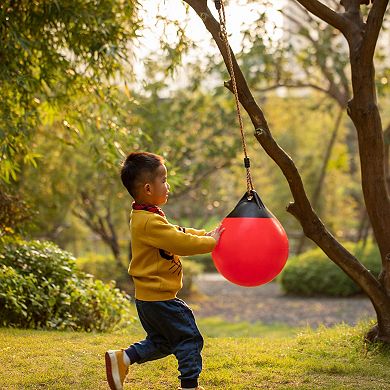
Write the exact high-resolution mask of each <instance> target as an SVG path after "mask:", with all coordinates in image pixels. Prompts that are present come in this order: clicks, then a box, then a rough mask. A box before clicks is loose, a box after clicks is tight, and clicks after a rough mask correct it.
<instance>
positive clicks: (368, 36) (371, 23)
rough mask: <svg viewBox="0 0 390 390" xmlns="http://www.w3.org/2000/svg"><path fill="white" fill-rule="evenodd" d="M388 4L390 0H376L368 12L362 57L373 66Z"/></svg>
mask: <svg viewBox="0 0 390 390" xmlns="http://www.w3.org/2000/svg"><path fill="white" fill-rule="evenodd" d="M388 4H389V0H375V1H374V2H373V4H372V8H371V10H370V13H369V14H368V18H367V23H366V32H365V34H364V38H363V42H362V48H361V58H362V59H364V62H365V65H366V66H371V63H372V60H373V58H374V52H375V47H376V43H377V41H378V36H379V32H380V30H381V27H382V24H383V18H384V15H385V12H386V8H387V6H388Z"/></svg>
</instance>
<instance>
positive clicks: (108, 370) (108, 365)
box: [104, 352, 123, 390]
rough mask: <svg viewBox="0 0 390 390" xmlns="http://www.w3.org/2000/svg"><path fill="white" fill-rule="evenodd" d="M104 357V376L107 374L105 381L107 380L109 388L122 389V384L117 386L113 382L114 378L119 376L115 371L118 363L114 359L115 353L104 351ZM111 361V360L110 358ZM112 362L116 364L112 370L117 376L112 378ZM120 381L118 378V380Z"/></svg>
mask: <svg viewBox="0 0 390 390" xmlns="http://www.w3.org/2000/svg"><path fill="white" fill-rule="evenodd" d="M104 358H105V360H106V376H107V382H108V385H109V386H110V389H111V390H122V389H123V386H122V385H120V386H118V384H117V383H115V382H116V381H115V379H118V377H119V373H118V372H117V371H118V369H117V367H118V363H117V361H116V356H115V354H110V353H109V352H106V353H105V355H104ZM111 359H112V360H113V361H112V360H111ZM113 363H114V364H115V366H116V369H115V368H114V370H115V371H116V376H117V378H114V375H113V372H112V369H113ZM119 381H120V380H119Z"/></svg>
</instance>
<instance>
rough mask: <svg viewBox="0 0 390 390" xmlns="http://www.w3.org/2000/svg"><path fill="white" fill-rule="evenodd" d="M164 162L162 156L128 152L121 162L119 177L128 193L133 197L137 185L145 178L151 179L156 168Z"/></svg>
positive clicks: (135, 193)
mask: <svg viewBox="0 0 390 390" xmlns="http://www.w3.org/2000/svg"><path fill="white" fill-rule="evenodd" d="M162 164H164V158H163V157H161V156H159V155H158V154H154V153H148V152H133V153H130V154H129V155H128V156H127V157H126V160H125V161H124V162H123V165H122V169H121V179H122V183H123V185H124V186H125V187H126V189H127V191H128V192H129V194H130V195H131V196H132V197H133V198H135V196H136V195H137V187H138V186H139V185H140V184H143V181H145V180H153V179H154V176H155V174H156V170H157V168H158V167H159V166H160V165H162Z"/></svg>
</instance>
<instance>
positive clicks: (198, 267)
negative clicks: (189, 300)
mask: <svg viewBox="0 0 390 390" xmlns="http://www.w3.org/2000/svg"><path fill="white" fill-rule="evenodd" d="M182 264H183V275H184V276H183V288H182V289H181V290H180V296H184V297H185V296H189V295H191V293H193V292H194V291H196V284H195V279H196V277H197V276H198V275H199V274H200V273H202V272H203V266H202V264H199V263H196V262H195V261H192V260H191V259H190V258H184V259H182Z"/></svg>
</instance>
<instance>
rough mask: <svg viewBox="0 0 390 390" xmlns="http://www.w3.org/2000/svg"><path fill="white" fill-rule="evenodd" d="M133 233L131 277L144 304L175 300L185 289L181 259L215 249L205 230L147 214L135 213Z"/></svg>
mask: <svg viewBox="0 0 390 390" xmlns="http://www.w3.org/2000/svg"><path fill="white" fill-rule="evenodd" d="M130 232H131V245H132V258H131V262H130V266H129V274H130V275H131V276H132V278H133V281H134V285H135V297H136V299H139V300H142V301H165V300H168V299H173V298H175V297H176V294H177V292H178V291H179V290H180V289H181V288H182V286H183V282H182V279H183V271H182V265H181V262H180V258H179V256H189V255H195V254H200V253H208V252H211V251H212V250H213V248H214V246H215V245H216V241H215V239H214V238H213V237H210V236H205V233H206V232H205V231H204V230H196V229H189V228H181V227H179V226H175V225H172V224H170V223H169V222H168V221H167V219H166V218H165V217H162V216H161V215H159V214H155V213H152V212H150V211H146V210H133V211H132V213H131V218H130Z"/></svg>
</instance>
